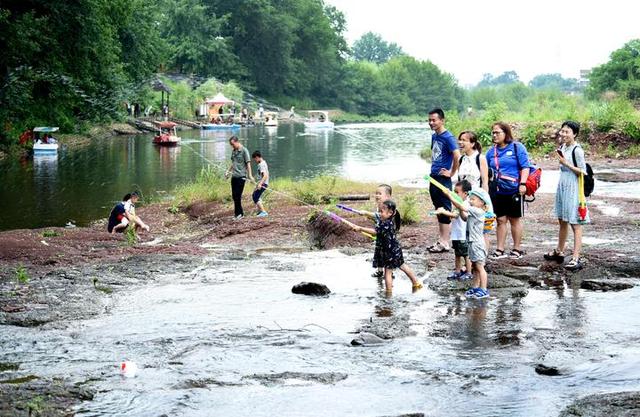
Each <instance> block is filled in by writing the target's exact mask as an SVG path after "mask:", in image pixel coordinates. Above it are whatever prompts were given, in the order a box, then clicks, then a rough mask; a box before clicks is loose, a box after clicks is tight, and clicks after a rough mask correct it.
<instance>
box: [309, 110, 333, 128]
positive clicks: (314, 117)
mask: <svg viewBox="0 0 640 417" xmlns="http://www.w3.org/2000/svg"><path fill="white" fill-rule="evenodd" d="M308 113H309V120H307V121H306V122H304V127H305V128H307V129H333V122H332V121H330V120H329V112H327V111H325V110H309V111H308Z"/></svg>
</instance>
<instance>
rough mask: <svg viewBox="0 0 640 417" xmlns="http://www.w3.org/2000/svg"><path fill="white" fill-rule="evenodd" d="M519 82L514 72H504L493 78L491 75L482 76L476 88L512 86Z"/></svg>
mask: <svg viewBox="0 0 640 417" xmlns="http://www.w3.org/2000/svg"><path fill="white" fill-rule="evenodd" d="M519 81H520V77H519V76H518V73H517V72H515V71H505V72H503V73H502V74H500V75H498V76H497V77H494V76H493V75H492V74H484V75H483V76H482V80H481V81H480V82H479V83H478V87H491V86H498V85H502V84H512V83H516V82H519Z"/></svg>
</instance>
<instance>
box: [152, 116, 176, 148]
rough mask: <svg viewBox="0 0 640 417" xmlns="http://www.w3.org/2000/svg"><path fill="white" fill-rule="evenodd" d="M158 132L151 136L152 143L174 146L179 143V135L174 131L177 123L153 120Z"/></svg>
mask: <svg viewBox="0 0 640 417" xmlns="http://www.w3.org/2000/svg"><path fill="white" fill-rule="evenodd" d="M155 124H156V126H157V127H158V133H157V134H156V135H155V136H154V137H153V143H154V144H155V145H160V146H176V145H178V144H179V143H180V137H179V136H178V132H176V126H177V123H174V122H155Z"/></svg>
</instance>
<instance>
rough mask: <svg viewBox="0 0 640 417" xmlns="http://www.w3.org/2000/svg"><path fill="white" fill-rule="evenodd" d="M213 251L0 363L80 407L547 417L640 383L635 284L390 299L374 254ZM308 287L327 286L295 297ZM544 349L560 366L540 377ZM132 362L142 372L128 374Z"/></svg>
mask: <svg viewBox="0 0 640 417" xmlns="http://www.w3.org/2000/svg"><path fill="white" fill-rule="evenodd" d="M210 249H211V250H212V258H209V259H207V260H205V263H204V264H203V267H202V268H199V269H197V270H196V271H193V272H190V273H187V274H175V275H169V276H166V277H164V278H163V279H158V281H157V283H155V284H149V285H148V286H146V287H144V288H138V289H131V290H130V291H128V292H127V293H126V294H123V293H118V294H117V296H115V297H114V303H113V305H112V306H111V307H110V308H109V311H108V313H106V314H103V315H101V316H99V317H97V318H95V319H90V320H86V321H82V322H69V323H62V325H56V326H45V327H43V328H15V327H9V326H4V327H0V345H1V346H2V350H1V351H0V361H2V362H13V363H16V362H17V363H20V373H21V374H24V375H27V374H33V375H37V376H41V377H54V376H65V377H67V378H70V379H71V380H72V381H78V382H82V381H87V380H89V382H86V383H87V384H88V385H89V386H90V387H92V388H94V389H96V390H97V395H96V396H95V398H94V399H93V400H92V401H88V402H85V403H82V404H81V405H80V406H79V407H78V408H77V411H78V415H82V416H102V415H114V416H115V415H117V416H160V415H167V416H211V415H220V416H231V415H233V416H245V415H246V416H248V415H251V416H274V415H278V416H299V415H305V416H327V415H351V416H380V415H397V414H400V413H408V412H424V413H426V414H427V415H433V416H459V415H478V416H494V415H501V416H524V415H526V416H553V415H556V414H557V412H558V410H559V409H561V408H562V407H564V406H565V405H567V404H568V403H570V402H571V401H572V400H573V399H574V398H575V397H578V396H582V395H587V394H590V393H594V392H606V391H618V390H634V389H640V366H639V365H638V361H637V357H638V355H639V354H640V347H639V344H638V334H640V321H638V320H633V319H629V318H630V317H637V316H638V315H640V287H634V288H633V289H631V290H627V291H625V292H624V295H622V294H621V293H614V292H611V293H595V292H588V291H584V290H572V289H568V288H559V289H555V290H554V289H551V290H530V291H529V293H528V295H527V296H526V297H524V298H521V299H520V298H507V297H500V296H495V297H492V298H491V299H490V300H488V301H485V302H482V301H466V300H463V299H461V297H460V294H455V295H450V296H443V295H439V294H437V293H435V292H433V291H430V290H428V289H426V288H425V289H423V290H421V291H419V292H417V293H415V294H412V293H411V289H410V284H409V281H408V280H407V279H406V278H404V277H398V278H396V284H395V286H396V288H395V293H394V296H393V297H392V298H391V299H388V298H386V297H385V296H384V295H383V294H382V293H381V292H380V286H379V283H378V282H377V280H376V279H374V278H371V277H369V273H370V272H371V271H370V268H369V266H368V263H367V262H366V258H367V257H368V255H356V256H347V255H344V254H342V253H340V252H338V251H327V252H322V256H319V254H318V253H317V252H312V253H304V252H303V253H287V254H284V253H273V252H248V253H247V254H246V256H240V257H238V256H234V257H232V256H226V255H225V252H226V249H225V248H220V247H212V248H210ZM423 278H425V279H427V280H428V279H429V277H428V276H426V277H423ZM303 280H311V281H316V282H322V283H325V284H326V285H328V286H329V288H330V289H331V290H332V292H333V293H332V294H331V295H330V296H329V297H326V298H312V297H305V296H301V295H295V294H292V293H291V291H290V289H291V287H292V285H294V284H296V283H298V282H300V281H303ZM389 316H398V317H401V320H408V322H409V324H410V325H411V329H412V330H413V331H414V334H413V335H411V336H408V337H404V338H398V339H395V340H392V341H389V342H387V343H385V344H383V345H379V346H371V347H352V346H350V344H349V342H350V340H351V339H352V338H353V337H354V334H353V333H352V332H354V331H355V330H356V329H357V328H358V327H359V325H360V323H362V322H363V321H368V320H382V318H381V317H389ZM543 356H544V362H545V363H550V364H553V365H555V366H559V367H560V369H561V370H562V374H563V375H562V376H559V377H547V376H540V375H537V374H536V373H535V372H534V367H535V365H536V364H537V363H539V362H540V361H541V359H540V358H541V357H543ZM123 360H131V361H135V362H136V363H137V364H138V366H139V368H140V369H139V371H138V373H137V375H136V377H135V378H124V377H122V376H121V375H119V373H118V370H117V365H118V364H119V363H120V362H122V361H123Z"/></svg>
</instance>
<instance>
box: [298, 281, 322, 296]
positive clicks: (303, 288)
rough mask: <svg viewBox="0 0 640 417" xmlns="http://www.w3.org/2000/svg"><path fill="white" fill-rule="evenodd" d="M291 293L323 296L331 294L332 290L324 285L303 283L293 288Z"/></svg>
mask: <svg viewBox="0 0 640 417" xmlns="http://www.w3.org/2000/svg"><path fill="white" fill-rule="evenodd" d="M291 292H292V293H294V294H303V295H313V296H323V295H329V294H331V290H330V289H329V287H327V286H326V285H324V284H318V283H316V282H301V283H299V284H296V285H294V286H293V288H291Z"/></svg>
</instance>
